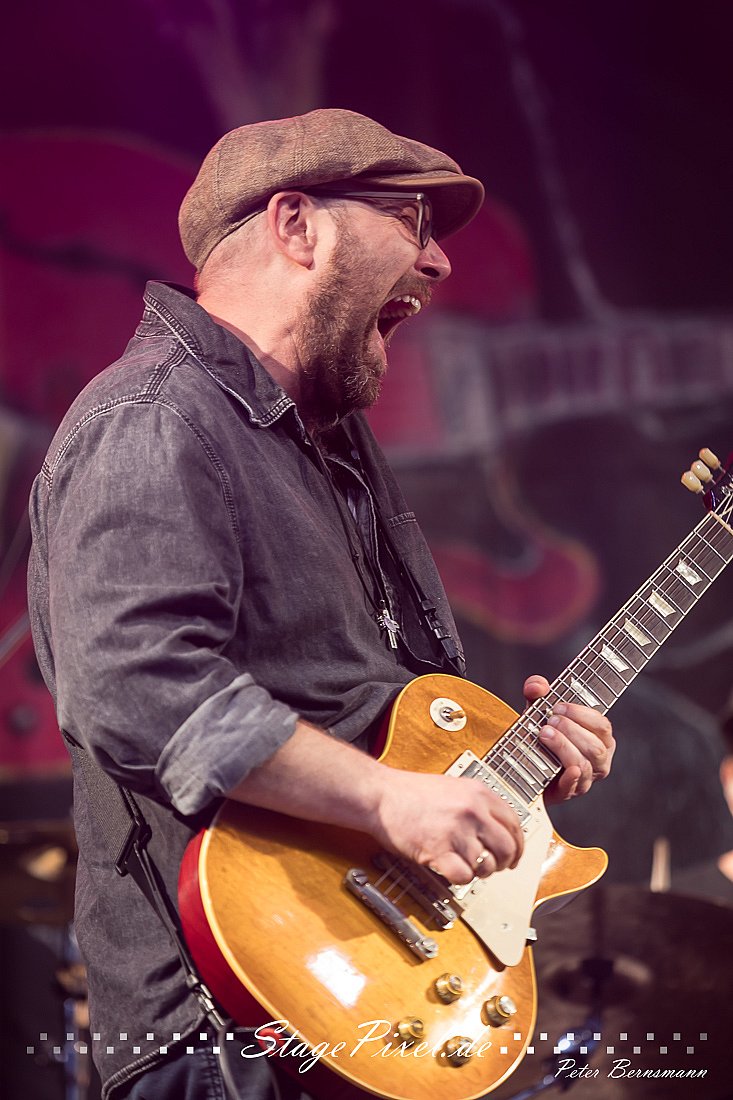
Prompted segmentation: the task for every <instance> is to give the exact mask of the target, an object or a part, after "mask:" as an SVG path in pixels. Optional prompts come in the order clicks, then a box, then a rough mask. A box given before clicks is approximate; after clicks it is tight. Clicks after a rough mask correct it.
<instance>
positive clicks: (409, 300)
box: [382, 294, 422, 316]
mask: <svg viewBox="0 0 733 1100" xmlns="http://www.w3.org/2000/svg"><path fill="white" fill-rule="evenodd" d="M398 303H404V304H405V305H406V306H408V307H409V309H410V311H411V312H412V313H413V314H415V313H419V312H420V310H421V309H422V302H421V301H420V299H419V298H415V297H414V295H412V294H401V295H400V296H399V297H398V298H392V299H391V301H389V302H387V305H386V306H384V308H383V309H382V316H389V315H391V314H392V313H393V311H394V310H395V307H396V306H397V304H398Z"/></svg>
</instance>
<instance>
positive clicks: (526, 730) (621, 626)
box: [484, 510, 733, 803]
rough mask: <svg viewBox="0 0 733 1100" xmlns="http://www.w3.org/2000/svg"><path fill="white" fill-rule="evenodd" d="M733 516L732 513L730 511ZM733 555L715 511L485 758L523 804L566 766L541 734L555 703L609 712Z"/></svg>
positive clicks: (731, 539)
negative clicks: (577, 704) (549, 747)
mask: <svg viewBox="0 0 733 1100" xmlns="http://www.w3.org/2000/svg"><path fill="white" fill-rule="evenodd" d="M727 514H729V510H728V512H727ZM731 560H733V528H731V527H730V526H729V525H728V523H727V522H726V521H725V520H723V519H721V518H720V517H719V516H718V515H717V514H716V513H715V512H710V513H708V514H707V515H706V516H704V517H703V519H702V520H701V521H700V522H699V523H698V525H697V527H695V529H694V530H693V531H692V532H691V533H690V534H689V535H688V536H687V538H686V539H685V540H684V541H683V542H682V543H680V545H679V546H678V547H677V549H676V550H675V551H674V552H673V553H672V554H670V556H669V557H668V558H667V559H666V561H665V562H663V564H662V565H661V566H660V567H659V569H657V571H656V572H655V573H653V574H652V576H651V577H649V579H648V580H646V581H645V582H644V584H643V585H642V586H641V587H640V588H639V589H637V591H636V592H635V593H634V595H633V596H632V597H631V599H630V600H628V602H627V603H626V604H624V606H623V607H622V608H621V610H620V611H619V612H618V613H617V614H616V615H614V617H613V618H612V619H611V620H610V622H608V623H607V624H606V625H605V626H604V627H603V629H602V630H600V631H599V632H598V634H596V636H595V637H594V638H593V639H592V640H591V641H590V642H589V643H588V645H587V646H586V647H585V649H583V650H582V651H581V652H580V653H579V654H578V656H577V657H576V658H575V659H574V660H573V661H572V662H571V663H570V664H569V665H568V667H567V668H566V669H565V671H564V672H562V673H561V674H560V676H558V678H557V679H556V680H555V681H554V682H553V683H552V684H551V685H550V690H549V692H548V693H547V695H545V696H544V697H543V698H542V699H538V700H537V702H535V703H533V704H532V705H531V706H530V707H528V708H527V710H526V711H525V712H524V714H523V715H522V716H521V717H520V718H518V719H517V721H516V722H515V723H514V725H513V726H511V727H510V728H509V729H508V730H507V732H506V733H505V734H504V735H503V736H502V737H501V738H500V739H499V741H497V743H496V744H495V745H494V746H493V747H492V749H491V750H490V751H489V752H488V753H487V754H486V756H485V757H484V762H485V763H486V764H487V765H489V766H490V767H491V769H492V771H494V772H495V773H496V774H497V775H498V776H499V777H500V778H501V779H502V781H503V782H504V783H505V784H506V785H507V786H508V787H510V788H511V789H512V790H513V792H514V793H516V794H518V795H519V797H520V798H522V799H523V800H524V801H525V802H527V803H530V802H532V801H534V800H535V799H536V798H537V797H538V796H539V795H540V794H541V793H542V791H544V790H545V788H546V787H547V786H548V785H549V784H550V783H551V782H552V780H553V779H554V778H555V776H556V775H558V774H559V772H560V771H561V770H562V765H561V764H560V762H559V761H558V759H557V757H556V756H555V755H554V753H552V752H551V751H550V749H548V748H547V747H546V746H545V745H543V743H542V742H541V741H539V740H538V738H537V734H538V733H539V730H540V728H541V727H542V725H543V724H544V723H545V721H546V720H547V718H548V717H549V716H550V713H551V712H552V708H553V706H554V704H555V703H558V702H560V700H562V701H564V702H571V703H583V704H585V705H586V706H590V707H593V708H594V709H595V710H597V711H599V713H601V714H605V713H606V712H607V711H608V710H610V708H611V707H612V706H613V704H614V703H615V702H616V700H617V699H619V698H620V697H621V695H622V694H623V693H624V691H626V688H627V687H628V686H629V684H630V683H631V682H632V680H634V678H635V677H636V676H637V675H638V673H639V672H641V670H642V669H643V668H644V667H645V666H646V664H647V661H649V660H651V658H652V657H653V656H654V654H655V653H656V652H657V650H658V649H659V648H660V647H661V646H662V645H663V644H664V643H665V642H666V640H667V638H669V636H670V634H671V633H672V631H673V630H674V629H675V627H677V626H678V625H679V624H680V623H681V622H682V620H683V619H684V618H685V616H686V615H687V614H688V612H689V611H691V610H692V608H693V607H694V606H695V604H696V603H697V601H698V600H699V599H700V597H701V596H702V595H703V593H704V592H706V591H707V589H708V588H709V587H710V585H711V584H712V583H713V581H714V580H715V579H716V577H718V576H719V574H720V573H721V572H722V571H723V569H725V567H726V565H728V563H729V562H730V561H731Z"/></svg>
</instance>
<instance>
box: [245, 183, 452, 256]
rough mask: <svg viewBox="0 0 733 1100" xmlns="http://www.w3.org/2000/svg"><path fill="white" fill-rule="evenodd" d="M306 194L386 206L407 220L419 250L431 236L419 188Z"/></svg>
mask: <svg viewBox="0 0 733 1100" xmlns="http://www.w3.org/2000/svg"><path fill="white" fill-rule="evenodd" d="M307 194H308V195H316V196H318V195H324V196H327V197H328V198H340V199H358V200H363V201H364V202H372V204H374V205H375V206H379V205H380V204H381V205H382V206H389V207H390V208H391V209H390V210H389V211H387V212H390V213H393V215H394V217H395V218H403V219H404V220H405V221H406V222H408V228H409V231H411V233H414V235H415V239H416V241H417V243H418V244H419V246H420V252H422V251H423V249H427V246H428V244H429V242H430V238H431V237H433V205H431V202H430V200H429V198H428V197H427V195H425V194H424V193H423V191H341V190H338V189H337V188H330V187H318V188H315V187H309V188H308V191H307ZM397 204H398V205H400V209H398V210H395V206H396V205H397ZM415 208H417V213H416V216H415V218H414V219H413V218H412V217H409V216H408V215H407V213H406V210H407V209H413V210H414V209H415ZM265 209H266V208H265V207H259V208H258V209H256V210H252V211H251V213H248V215H247V217H244V218H242V220H241V221H240V223H239V227H241V226H243V224H244V223H245V222H248V221H251V220H252V218H256V216H258V215H259V213H262V212H263V211H264V210H265ZM239 227H238V228H239Z"/></svg>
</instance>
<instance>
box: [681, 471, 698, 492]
mask: <svg viewBox="0 0 733 1100" xmlns="http://www.w3.org/2000/svg"><path fill="white" fill-rule="evenodd" d="M680 481H681V482H682V484H683V485H684V487H685V489H689V490H690V492H691V493H701V492H702V482H701V481H700V478H699V477H695V475H694V474H693V472H692V470H685V472H684V474H683V475H682V477H681V478H680Z"/></svg>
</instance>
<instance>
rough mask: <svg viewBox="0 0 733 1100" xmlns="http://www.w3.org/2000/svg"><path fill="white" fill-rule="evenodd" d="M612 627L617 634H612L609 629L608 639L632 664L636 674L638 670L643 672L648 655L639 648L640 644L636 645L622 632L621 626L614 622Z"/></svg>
mask: <svg viewBox="0 0 733 1100" xmlns="http://www.w3.org/2000/svg"><path fill="white" fill-rule="evenodd" d="M612 627H613V630H614V631H615V634H612V633H611V631H610V630H609V632H608V634H607V635H606V637H607V639H608V641H609V642H611V643H612V646H613V648H614V649H615V650H616V652H617V653H620V654H621V656H622V657H623V659H624V660H625V661H626V662H627V663H628V664H629V665H630V666H631V668H632V669H633V670H634V675H636V673H637V672H641V670H642V669H643V667H644V665H645V664H646V655H645V654H644V653H643V652H642V651H641V650H640V649H639V647H638V646H636V645H634V643H633V642H632V641H631V639H630V638H629V637H628V636H627V635H626V634H623V633H622V631H621V628H620V627H619V626H617V625H616V624H615V623H614V624H612Z"/></svg>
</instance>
